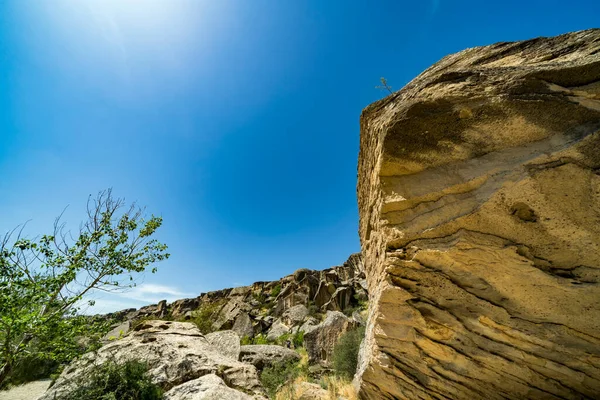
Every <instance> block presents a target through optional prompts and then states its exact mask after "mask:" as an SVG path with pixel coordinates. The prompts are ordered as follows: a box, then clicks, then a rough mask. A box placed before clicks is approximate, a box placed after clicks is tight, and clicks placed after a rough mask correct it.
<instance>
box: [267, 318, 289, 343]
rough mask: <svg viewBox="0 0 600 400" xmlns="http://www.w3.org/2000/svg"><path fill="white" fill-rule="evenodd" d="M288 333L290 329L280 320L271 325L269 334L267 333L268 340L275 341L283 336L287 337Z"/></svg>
mask: <svg viewBox="0 0 600 400" xmlns="http://www.w3.org/2000/svg"><path fill="white" fill-rule="evenodd" d="M286 333H290V328H289V327H288V326H287V325H285V324H283V322H281V320H279V319H278V320H277V321H275V322H273V325H271V329H269V332H268V333H267V340H270V341H275V340H277V338H279V337H280V336H281V335H285V334H286Z"/></svg>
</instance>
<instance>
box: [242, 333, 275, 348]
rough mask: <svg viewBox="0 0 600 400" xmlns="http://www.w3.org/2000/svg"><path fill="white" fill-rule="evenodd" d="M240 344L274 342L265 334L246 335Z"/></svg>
mask: <svg viewBox="0 0 600 400" xmlns="http://www.w3.org/2000/svg"><path fill="white" fill-rule="evenodd" d="M240 344H241V345H242V346H245V345H249V344H272V343H271V342H269V340H268V339H267V337H266V336H265V335H256V336H254V337H252V338H251V337H248V336H244V337H243V338H241V339H240Z"/></svg>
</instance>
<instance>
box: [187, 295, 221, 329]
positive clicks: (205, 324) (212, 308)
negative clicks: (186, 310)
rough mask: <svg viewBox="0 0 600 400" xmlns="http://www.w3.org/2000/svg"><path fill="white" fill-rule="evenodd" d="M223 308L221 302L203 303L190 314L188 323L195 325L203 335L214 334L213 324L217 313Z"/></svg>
mask: <svg viewBox="0 0 600 400" xmlns="http://www.w3.org/2000/svg"><path fill="white" fill-rule="evenodd" d="M221 307H223V301H216V302H212V303H211V302H205V303H202V304H200V307H199V308H198V309H197V310H196V311H194V313H193V314H192V319H191V320H190V322H193V323H194V324H196V326H197V327H198V329H200V332H202V333H203V334H205V335H206V334H207V333H211V332H214V331H215V329H214V328H213V324H214V322H215V321H216V320H217V317H218V315H219V311H221Z"/></svg>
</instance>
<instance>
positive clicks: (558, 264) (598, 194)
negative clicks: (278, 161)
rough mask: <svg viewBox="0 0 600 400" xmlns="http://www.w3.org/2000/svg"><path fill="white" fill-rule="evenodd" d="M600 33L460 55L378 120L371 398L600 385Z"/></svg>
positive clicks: (398, 97)
mask: <svg viewBox="0 0 600 400" xmlns="http://www.w3.org/2000/svg"><path fill="white" fill-rule="evenodd" d="M599 129H600V30H589V31H583V32H577V33H571V34H567V35H562V36H558V37H555V38H539V39H533V40H528V41H524V42H517V43H498V44H494V45H491V46H487V47H479V48H473V49H467V50H464V51H462V52H460V53H457V54H453V55H450V56H447V57H445V58H444V59H442V60H441V61H440V62H438V63H437V64H435V65H434V66H432V67H430V68H429V69H427V70H426V71H425V72H424V73H423V74H421V75H420V76H419V77H417V78H416V79H414V80H413V81H412V82H410V83H409V84H408V85H407V86H406V87H405V88H404V89H402V90H401V91H399V92H397V93H394V94H393V95H391V96H389V97H387V98H385V99H383V100H381V101H379V102H377V103H375V104H373V105H371V106H369V107H368V108H367V109H365V110H364V112H363V114H362V117H361V139H360V156H359V166H358V177H359V181H358V202H359V210H360V238H361V244H362V249H363V256H364V257H365V270H366V275H367V280H368V285H369V295H370V302H369V304H370V311H369V319H368V323H367V336H366V339H365V342H364V344H363V350H362V353H361V357H362V358H361V362H360V366H359V368H360V369H359V378H358V379H357V383H358V384H359V385H360V397H361V398H363V399H391V398H399V399H442V398H444V399H483V398H485V399H542V398H543V399H581V398H600V285H599V281H600V131H599Z"/></svg>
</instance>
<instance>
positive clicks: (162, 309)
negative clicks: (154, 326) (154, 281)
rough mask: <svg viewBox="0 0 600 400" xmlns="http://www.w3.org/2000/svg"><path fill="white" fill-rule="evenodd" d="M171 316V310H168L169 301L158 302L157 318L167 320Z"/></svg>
mask: <svg viewBox="0 0 600 400" xmlns="http://www.w3.org/2000/svg"><path fill="white" fill-rule="evenodd" d="M167 314H169V309H168V308H167V301H166V300H161V301H159V302H158V305H157V306H156V311H155V314H154V315H155V316H156V317H157V318H165V317H166V316H167Z"/></svg>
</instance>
